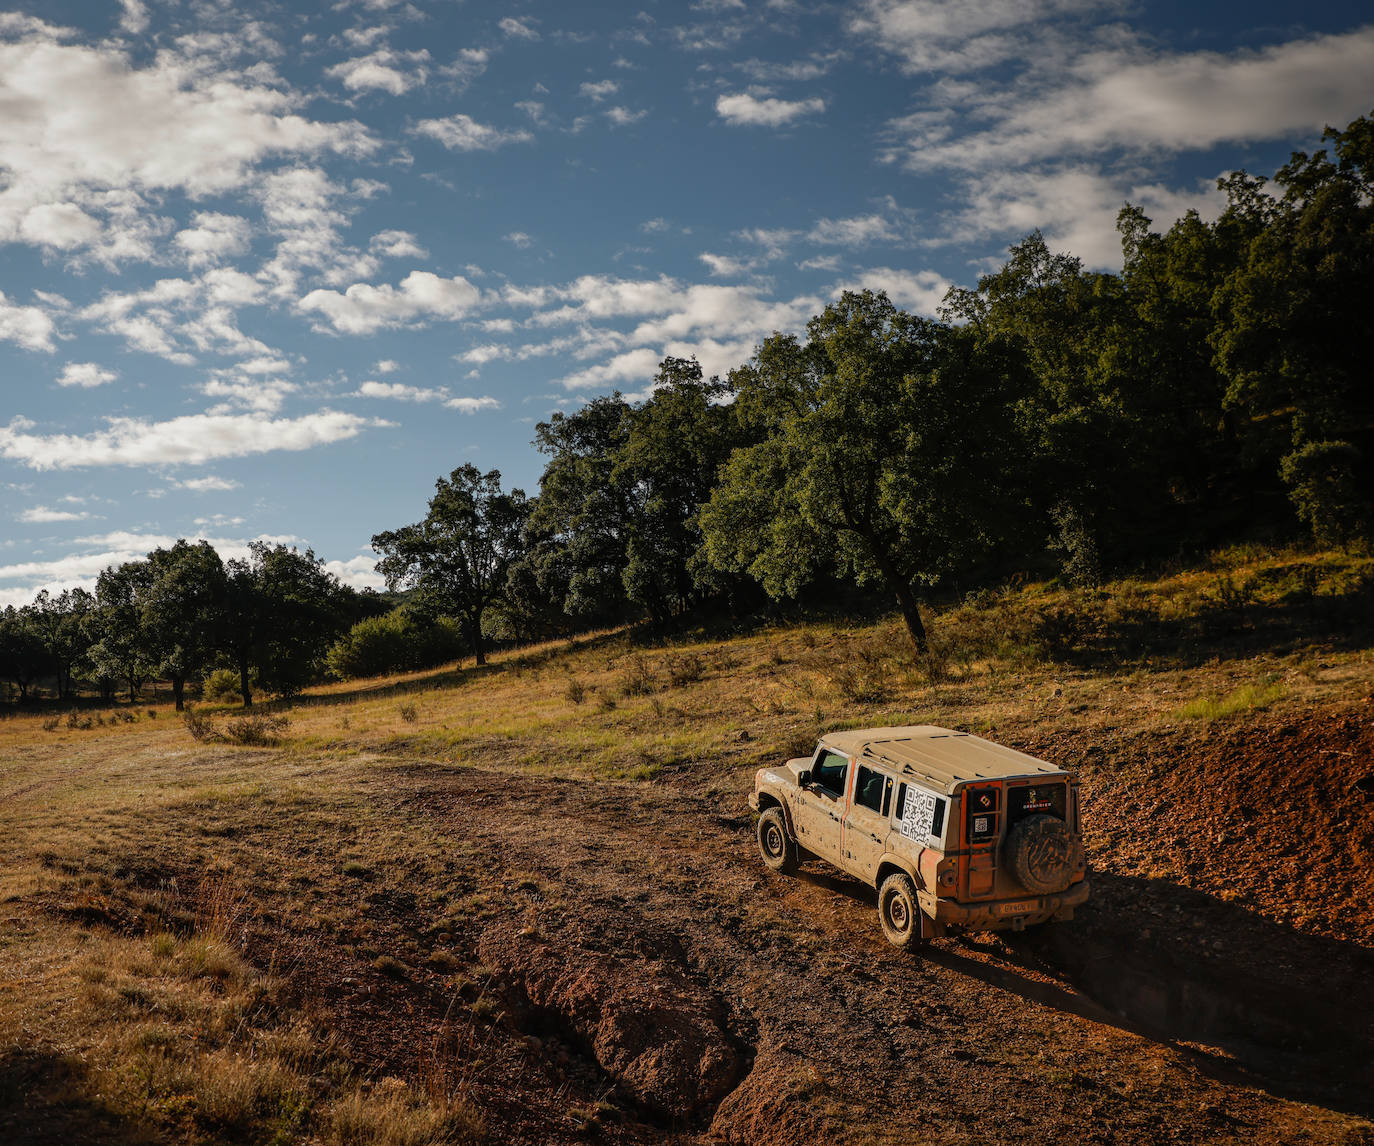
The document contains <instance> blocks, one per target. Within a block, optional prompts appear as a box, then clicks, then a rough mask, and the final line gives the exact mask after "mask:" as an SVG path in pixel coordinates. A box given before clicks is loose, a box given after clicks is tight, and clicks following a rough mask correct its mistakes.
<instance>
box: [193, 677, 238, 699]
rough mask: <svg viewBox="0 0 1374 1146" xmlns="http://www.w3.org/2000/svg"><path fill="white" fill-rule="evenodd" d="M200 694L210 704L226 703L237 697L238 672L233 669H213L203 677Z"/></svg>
mask: <svg viewBox="0 0 1374 1146" xmlns="http://www.w3.org/2000/svg"><path fill="white" fill-rule="evenodd" d="M200 695H201V696H202V697H203V698H204V699H205V700H207V701H209V702H210V703H211V704H228V703H230V702H231V701H235V700H238V699H239V674H238V673H236V672H235V671H234V670H233V669H227V668H220V669H215V671H214V672H212V673H211V674H210V675H209V676H207V677H206V678H205V683H204V684H203V685H202V686H201V690H200Z"/></svg>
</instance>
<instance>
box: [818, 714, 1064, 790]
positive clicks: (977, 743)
mask: <svg viewBox="0 0 1374 1146" xmlns="http://www.w3.org/2000/svg"><path fill="white" fill-rule="evenodd" d="M821 743H822V744H824V745H826V746H828V747H831V748H837V749H839V750H840V751H841V752H844V753H846V754H847V755H849V756H853V757H855V758H857V759H859V760H860V761H862V760H863V759H864V758H867V759H870V760H876V761H877V762H879V763H881V764H884V765H886V766H887V767H889V768H891V769H892V770H893V771H894V772H896V773H897V774H898V775H909V776H911V777H912V778H913V779H915V780H920V781H923V782H925V783H926V784H929V785H931V786H933V787H936V788H940V789H943V790H944V791H946V792H950V791H952V790H953V788H954V786H955V785H956V784H959V783H962V782H964V781H967V780H1004V779H1008V778H1012V777H1021V776H1044V775H1065V774H1066V773H1065V772H1064V769H1062V768H1056V767H1055V766H1054V765H1053V764H1047V763H1045V761H1043V760H1038V759H1036V758H1035V757H1034V756H1027V755H1026V754H1025V753H1024V752H1017V751H1016V750H1015V749H1014V748H1007V747H1005V746H1003V745H1001V744H994V743H993V742H992V741H991V740H984V739H983V738H982V737H981V736H973V735H971V734H970V733H967V732H954V731H952V730H951V729H948V728H937V727H936V726H935V725H933V724H916V725H907V726H904V727H900V728H860V729H855V730H853V731H851V732H832V733H829V734H828V735H826V736H822V737H821Z"/></svg>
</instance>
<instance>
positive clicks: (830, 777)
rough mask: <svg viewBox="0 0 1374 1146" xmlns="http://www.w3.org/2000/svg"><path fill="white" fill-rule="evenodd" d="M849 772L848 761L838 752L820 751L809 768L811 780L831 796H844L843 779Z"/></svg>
mask: <svg viewBox="0 0 1374 1146" xmlns="http://www.w3.org/2000/svg"><path fill="white" fill-rule="evenodd" d="M848 770H849V760H848V758H847V757H844V756H841V755H840V754H839V753H838V752H829V751H825V750H822V751H821V754H820V755H819V756H817V757H816V763H815V764H813V765H812V767H811V780H812V782H813V783H816V784H819V785H820V786H821V787H822V788H824V789H825V790H826V791H827V792H828V793H829V794H830V795H832V796H843V795H844V778H845V774H846V773H847V772H848Z"/></svg>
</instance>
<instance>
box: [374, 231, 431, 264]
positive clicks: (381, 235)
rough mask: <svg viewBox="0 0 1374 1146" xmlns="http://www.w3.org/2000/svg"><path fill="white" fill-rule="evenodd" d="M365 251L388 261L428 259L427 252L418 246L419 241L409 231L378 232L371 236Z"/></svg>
mask: <svg viewBox="0 0 1374 1146" xmlns="http://www.w3.org/2000/svg"><path fill="white" fill-rule="evenodd" d="M367 249H368V250H369V251H372V252H373V253H374V254H378V255H385V256H386V257H387V258H389V259H401V258H415V259H424V258H428V257H429V252H428V251H427V250H425V249H424V247H422V246H420V242H419V240H418V239H416V237H415V236H414V235H412V234H411V233H410V232H409V231H378V232H377V234H375V235H373V236H372V241H371V242H370V243H368V245H367Z"/></svg>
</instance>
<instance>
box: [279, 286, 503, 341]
mask: <svg viewBox="0 0 1374 1146" xmlns="http://www.w3.org/2000/svg"><path fill="white" fill-rule="evenodd" d="M481 297H482V295H481V291H479V290H478V289H477V288H476V287H475V286H473V285H472V283H470V282H468V280H467V279H465V278H464V277H463V276H462V275H454V276H453V278H451V279H446V278H441V277H440V276H438V275H436V274H434V273H433V272H431V271H411V272H410V274H408V275H406V277H405V278H404V279H402V280H401V282H400V284H399V285H398V286H394V287H393V286H391V285H390V284H389V283H383V284H382V285H381V286H372V285H371V284H369V283H354V284H353V285H352V286H350V287H349V288H348V289H347V290H345V291H344V292H342V293H340V292H339V291H333V290H314V291H311V292H310V293H309V294H307V295H306V296H305V297H304V298H303V299H301V300H300V302H299V303H298V304H297V305H298V306H299V307H300V309H301V310H303V311H307V312H308V311H319V312H320V313H321V314H323V315H324V316H325V317H326V318H327V319H328V320H329V322H330V324H331V325H332V326H333V327H334V329H335V330H337V331H339V332H340V333H343V334H371V333H373V332H374V331H377V330H383V329H388V328H396V327H402V326H409V325H412V324H415V323H418V322H423V321H425V320H426V319H430V318H441V319H455V318H461V317H462V316H463V315H465V314H467V313H468V312H469V311H470V310H472V309H473V308H474V307H475V306H476V305H477V304H478V302H479V301H480V300H481Z"/></svg>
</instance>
